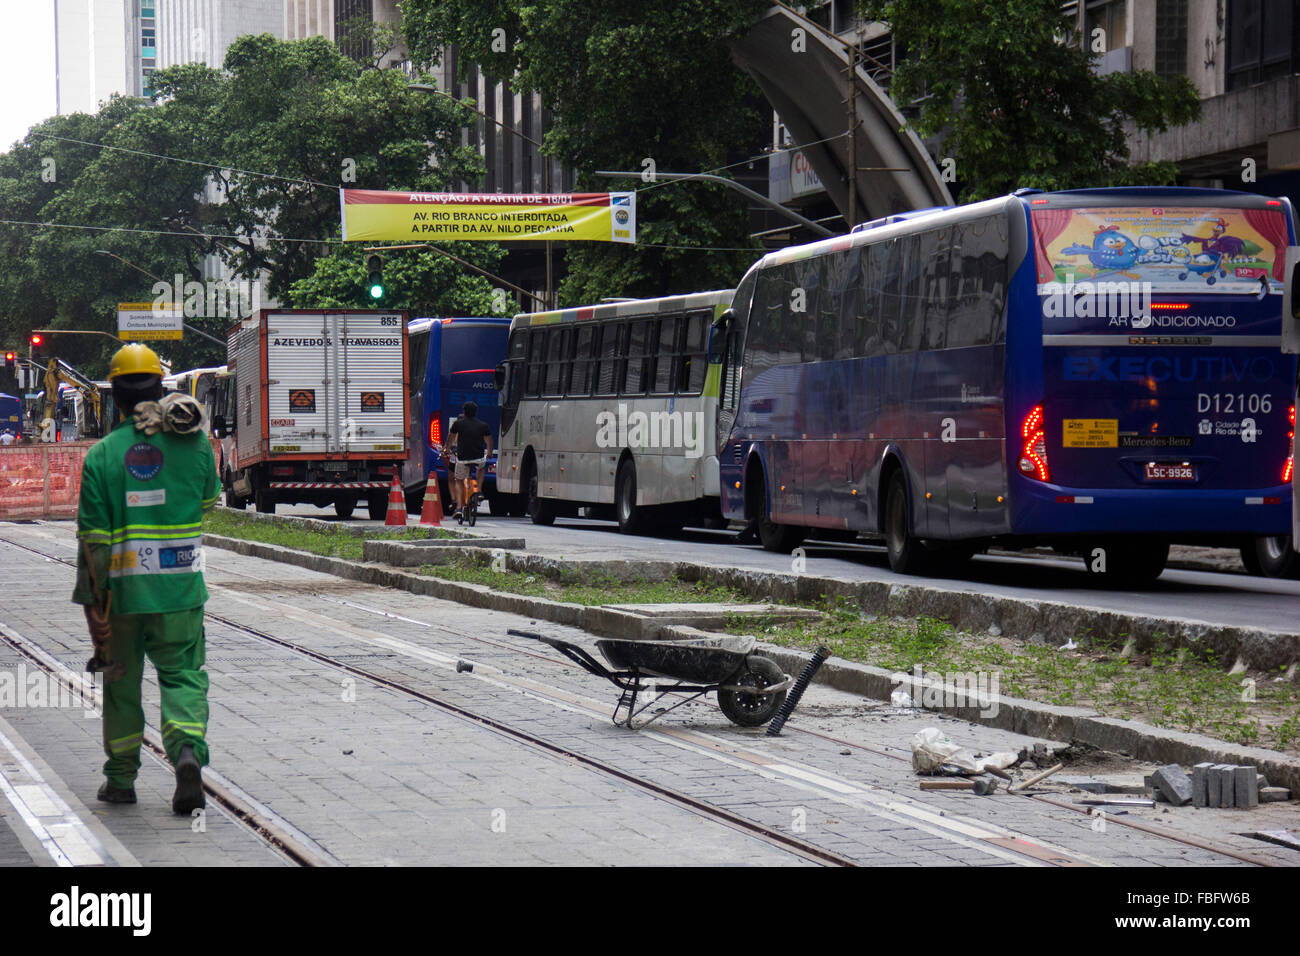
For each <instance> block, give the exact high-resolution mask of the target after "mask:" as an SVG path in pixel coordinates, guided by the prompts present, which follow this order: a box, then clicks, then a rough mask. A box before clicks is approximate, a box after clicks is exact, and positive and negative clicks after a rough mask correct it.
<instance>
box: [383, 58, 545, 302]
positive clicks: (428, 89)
mask: <svg viewBox="0 0 1300 956" xmlns="http://www.w3.org/2000/svg"><path fill="white" fill-rule="evenodd" d="M407 89H411V90H416V91H417V92H420V93H436V94H437V95H438V96H445V97H446V98H447V99H449V100H451V101H452V102H453V103H456V104H457V105H459V106H463V107H465V109H467V110H469V111H471V112H473V113H477V114H478V115H479V116H481V117H483V118H484V119H485V120H488V121H490V122H492V123H496V125H497V126H499V127H501V128H502V129H503V130H505V131H506V132H507V133H512V134H513V135H515V136H518V137H519V138H520V139H522V140H523V141H524V142H526V143H531V144H532V145H533V146H536V147H537V155H538V157H539V158H540V159H541V160H542V190H543V191H544V192H546V193H548V194H549V193H550V191H551V160H550V158H549V157H547V156H543V155H542V144H541V143H540V142H538V141H537V140H535V139H533V138H532V137H531V136H529V135H527V134H525V133H521V132H519V130H517V129H515V128H514V127H513V126H507V125H506V124H505V123H503V122H501V121H500V120H499V119H497V118H496V117H495V116H488V114H487V113H484V112H483V111H482V110H480V109H477V108H476V107H473V106H470V105H468V104H467V103H466V102H465V101H464V100H458V99H456V97H454V96H452V95H451V94H450V93H448V92H447V91H446V90H440V89H438V88H437V87H436V86H430V85H429V84H427V83H411V84H409V85H408V87H407ZM552 255H553V253H552V245H551V240H550V239H547V240H546V302H545V307H546V308H547V309H553V308H555V285H554V270H553V259H552ZM531 298H536V296H531Z"/></svg>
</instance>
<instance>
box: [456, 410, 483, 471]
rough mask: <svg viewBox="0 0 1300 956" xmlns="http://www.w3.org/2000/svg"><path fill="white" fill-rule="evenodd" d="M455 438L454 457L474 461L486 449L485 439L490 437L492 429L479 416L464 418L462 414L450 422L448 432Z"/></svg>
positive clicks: (481, 455) (480, 456)
mask: <svg viewBox="0 0 1300 956" xmlns="http://www.w3.org/2000/svg"><path fill="white" fill-rule="evenodd" d="M448 433H449V434H450V435H451V436H452V437H453V438H455V439H456V458H457V459H459V460H460V461H476V460H477V459H479V458H482V457H483V453H484V452H485V451H486V450H487V439H489V438H491V437H492V429H491V428H490V427H489V426H488V425H487V424H486V423H485V422H484V421H483V420H482V419H481V418H466V417H465V416H464V415H462V416H461V417H460V418H458V419H456V420H455V421H454V422H452V423H451V428H450V429H449V432H448Z"/></svg>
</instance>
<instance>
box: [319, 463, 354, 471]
mask: <svg viewBox="0 0 1300 956" xmlns="http://www.w3.org/2000/svg"><path fill="white" fill-rule="evenodd" d="M321 467H323V468H324V469H325V470H326V471H347V470H348V463H347V462H346V461H327V462H325V463H324V464H323V465H322V466H321Z"/></svg>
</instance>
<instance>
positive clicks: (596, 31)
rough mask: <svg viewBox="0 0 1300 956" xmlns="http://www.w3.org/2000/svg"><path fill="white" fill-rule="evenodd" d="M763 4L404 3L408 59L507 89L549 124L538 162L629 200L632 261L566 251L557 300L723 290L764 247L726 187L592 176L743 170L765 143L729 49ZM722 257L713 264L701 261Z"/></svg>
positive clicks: (752, 90)
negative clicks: (472, 69) (461, 67)
mask: <svg viewBox="0 0 1300 956" xmlns="http://www.w3.org/2000/svg"><path fill="white" fill-rule="evenodd" d="M767 6H768V4H767V3H766V2H765V0H712V2H707V0H665V2H662V3H658V4H655V5H654V7H653V10H648V9H647V8H646V7H645V6H644V5H643V4H639V3H630V2H624V0H619V2H610V0H544V2H537V0H406V2H405V3H403V5H402V13H403V29H404V32H405V34H406V38H407V43H408V48H409V50H410V54H411V57H412V59H413V60H414V61H415V62H417V63H423V64H431V63H436V62H438V60H439V58H440V57H441V55H442V51H443V50H444V49H445V48H447V47H449V46H453V45H454V46H456V47H457V48H458V50H459V59H460V62H461V63H465V62H472V63H475V64H477V65H478V66H479V67H480V68H481V69H482V70H483V71H484V72H485V73H486V74H487V75H489V76H495V77H510V78H511V79H510V85H511V88H512V89H514V90H516V91H520V92H537V93H540V94H541V97H542V101H543V103H545V105H546V107H547V108H548V109H549V110H550V111H551V114H552V123H551V126H550V128H549V129H548V131H547V133H546V138H545V149H544V152H546V153H547V154H548V155H550V156H553V157H555V158H556V159H558V160H560V161H561V162H562V163H563V164H565V165H566V166H570V167H572V168H574V169H576V170H577V172H578V181H579V187H580V188H582V189H589V190H592V191H597V192H604V191H607V190H610V189H629V188H637V189H638V190H639V192H638V195H637V221H638V225H637V231H638V239H637V245H636V246H635V247H631V246H622V245H617V244H607V243H573V244H570V245H569V246H568V247H567V249H566V256H567V265H568V273H569V274H568V277H567V278H566V279H565V280H564V282H563V283H562V284H561V287H560V298H561V300H562V302H563V303H565V304H568V305H574V304H580V303H584V302H593V301H596V300H598V299H599V298H601V297H603V296H646V295H665V294H670V293H675V292H691V291H699V290H702V289H712V288H725V287H728V286H733V285H735V283H736V282H737V281H738V280H739V278H740V276H741V274H742V273H743V272H744V270H745V269H746V268H747V267H748V265H749V264H750V263H751V262H752V261H753V259H754V256H755V253H756V252H757V251H761V247H760V246H759V245H758V244H757V243H756V242H755V241H753V240H751V239H750V238H749V236H748V233H749V212H748V209H747V208H746V204H745V202H744V201H743V200H738V199H737V197H736V194H735V193H733V192H731V191H730V190H727V189H725V188H724V187H721V186H717V185H709V184H705V183H700V182H674V183H668V182H666V181H659V182H657V183H647V182H644V181H642V180H641V179H640V178H637V179H635V180H628V181H626V182H619V181H613V180H609V179H599V178H596V177H594V176H593V175H592V174H593V173H594V171H595V170H597V169H621V170H630V171H635V172H638V173H640V172H641V171H643V170H644V169H646V165H645V160H647V159H648V160H651V161H653V163H654V164H655V167H656V168H657V169H659V170H664V171H674V172H699V171H703V170H709V169H716V168H719V167H723V166H726V165H727V164H728V163H729V162H733V161H735V160H736V159H737V158H739V157H741V156H747V155H749V154H750V152H751V151H752V150H753V148H754V147H755V146H756V145H757V144H759V143H761V142H762V141H763V137H764V134H765V132H766V123H767V120H766V117H765V115H764V110H763V107H762V105H761V97H760V96H759V95H758V91H757V88H756V87H755V86H754V85H753V83H752V82H751V81H750V79H749V78H748V77H747V76H745V75H744V74H743V73H742V72H741V71H740V70H739V69H737V68H736V67H735V65H734V64H733V63H732V61H731V56H730V53H729V52H728V50H727V46H726V38H727V36H728V35H730V34H731V33H732V32H734V31H736V30H740V29H743V28H744V27H745V26H746V25H747V24H749V23H751V22H752V21H753V20H754V19H755V17H757V16H758V15H759V14H760V13H761V12H762V11H763V10H764V9H766V7H767ZM702 248H704V249H719V250H722V251H702Z"/></svg>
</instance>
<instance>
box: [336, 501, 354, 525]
mask: <svg viewBox="0 0 1300 956" xmlns="http://www.w3.org/2000/svg"><path fill="white" fill-rule="evenodd" d="M356 506H357V499H356V498H335V499H334V513H335V514H336V515H338V516H339V517H340V518H342V519H343V520H344V521H347V520H348V519H349V518H351V517H352V512H353V510H354V509H355V508H356Z"/></svg>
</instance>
